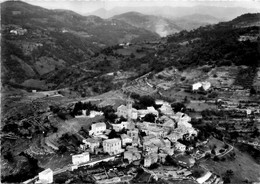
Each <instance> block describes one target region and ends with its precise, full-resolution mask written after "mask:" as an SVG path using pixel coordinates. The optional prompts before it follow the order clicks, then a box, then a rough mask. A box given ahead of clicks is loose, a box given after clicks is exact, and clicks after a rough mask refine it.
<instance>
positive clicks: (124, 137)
mask: <svg viewBox="0 0 260 184" xmlns="http://www.w3.org/2000/svg"><path fill="white" fill-rule="evenodd" d="M121 140H122V146H125V145H126V144H130V143H132V142H133V139H132V138H131V137H129V136H128V135H126V134H122V135H121Z"/></svg>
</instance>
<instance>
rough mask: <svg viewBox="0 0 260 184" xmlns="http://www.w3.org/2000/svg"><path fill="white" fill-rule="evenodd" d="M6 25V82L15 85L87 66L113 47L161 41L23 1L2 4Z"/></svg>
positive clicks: (116, 25)
mask: <svg viewBox="0 0 260 184" xmlns="http://www.w3.org/2000/svg"><path fill="white" fill-rule="evenodd" d="M1 24H2V44H3V49H2V55H3V57H2V60H3V65H2V74H6V75H4V76H3V79H4V81H13V82H15V83H22V82H23V81H24V80H26V79H30V78H34V79H40V78H41V76H42V75H44V74H46V73H48V72H51V71H55V70H58V69H60V68H64V67H68V66H71V65H73V64H77V63H80V62H84V61H87V60H89V59H90V58H91V57H93V56H95V54H97V53H99V51H100V50H101V49H103V48H105V47H107V46H111V45H115V44H118V43H122V42H137V41H144V40H153V39H158V38H159V35H158V34H156V33H153V32H151V31H148V30H146V29H143V28H137V27H135V26H132V25H130V24H127V23H126V22H124V21H120V20H104V19H102V18H100V17H97V16H93V15H92V16H82V15H80V14H77V13H75V12H73V11H68V10H48V9H45V8H41V7H39V6H33V5H30V4H28V3H25V2H22V1H6V2H3V3H1ZM7 74H8V75H7Z"/></svg>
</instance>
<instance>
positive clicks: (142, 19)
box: [111, 12, 183, 36]
mask: <svg viewBox="0 0 260 184" xmlns="http://www.w3.org/2000/svg"><path fill="white" fill-rule="evenodd" d="M111 19H116V20H121V21H124V22H126V23H128V24H130V25H133V26H135V27H139V28H144V29H146V30H150V31H153V32H155V33H157V34H159V35H160V36H167V35H169V34H173V33H176V32H179V31H181V30H183V29H182V28H181V27H179V26H178V25H176V24H175V23H174V22H173V21H171V20H170V19H167V18H163V17H158V16H154V15H144V14H141V13H137V12H128V13H124V14H120V15H116V16H113V17H112V18H111Z"/></svg>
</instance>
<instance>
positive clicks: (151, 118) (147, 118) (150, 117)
mask: <svg viewBox="0 0 260 184" xmlns="http://www.w3.org/2000/svg"><path fill="white" fill-rule="evenodd" d="M155 117H156V115H154V114H152V113H149V114H146V115H145V116H144V117H143V121H148V122H151V123H154V121H155Z"/></svg>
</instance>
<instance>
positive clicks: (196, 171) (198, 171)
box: [192, 169, 204, 178]
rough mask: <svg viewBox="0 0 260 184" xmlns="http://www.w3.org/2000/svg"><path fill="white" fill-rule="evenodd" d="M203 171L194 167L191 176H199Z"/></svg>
mask: <svg viewBox="0 0 260 184" xmlns="http://www.w3.org/2000/svg"><path fill="white" fill-rule="evenodd" d="M203 173H204V171H203V170H201V169H196V170H194V171H193V172H192V176H193V177H195V178H200V177H201V176H202V174H203Z"/></svg>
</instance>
